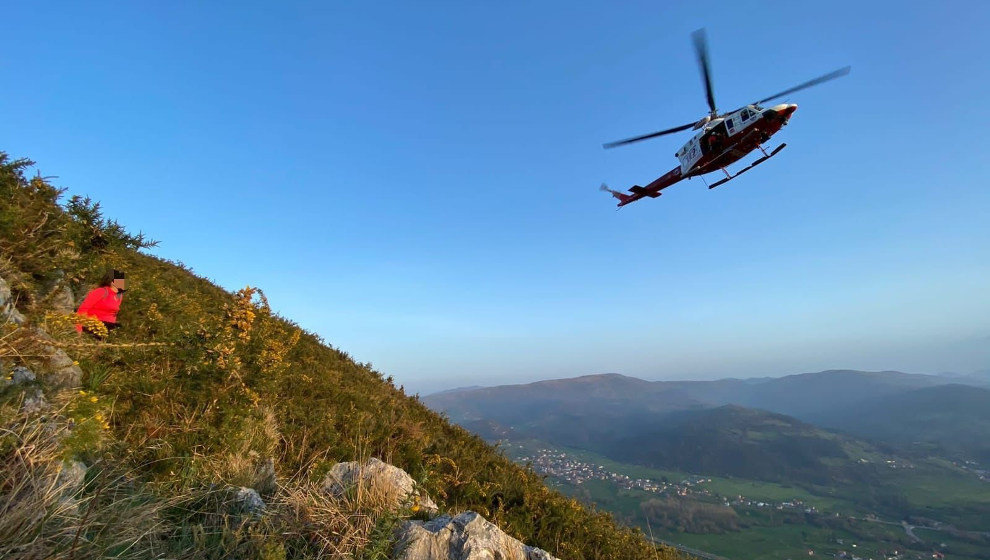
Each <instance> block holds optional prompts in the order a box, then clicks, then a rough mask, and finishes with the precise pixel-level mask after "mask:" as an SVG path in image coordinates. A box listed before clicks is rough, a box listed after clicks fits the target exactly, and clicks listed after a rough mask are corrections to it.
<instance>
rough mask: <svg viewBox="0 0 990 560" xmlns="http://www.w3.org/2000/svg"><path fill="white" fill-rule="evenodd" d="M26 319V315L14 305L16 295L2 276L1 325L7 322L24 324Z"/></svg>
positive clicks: (0, 289) (0, 292)
mask: <svg viewBox="0 0 990 560" xmlns="http://www.w3.org/2000/svg"><path fill="white" fill-rule="evenodd" d="M26 321H27V319H25V318H24V315H22V314H21V312H20V311H18V310H17V308H16V307H14V297H13V295H11V293H10V286H8V285H7V281H6V280H4V279H3V278H0V325H2V324H4V323H7V322H11V323H14V324H15V325H23V324H24V323H25V322H26Z"/></svg>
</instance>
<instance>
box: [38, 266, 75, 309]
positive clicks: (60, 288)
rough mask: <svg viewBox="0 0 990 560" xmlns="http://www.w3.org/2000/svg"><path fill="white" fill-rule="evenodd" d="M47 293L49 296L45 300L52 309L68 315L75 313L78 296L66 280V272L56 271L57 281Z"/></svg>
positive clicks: (54, 281)
mask: <svg viewBox="0 0 990 560" xmlns="http://www.w3.org/2000/svg"><path fill="white" fill-rule="evenodd" d="M47 291H48V295H46V296H45V299H46V300H48V301H49V302H50V303H51V306H52V309H54V310H55V311H58V312H59V313H64V314H66V315H69V314H71V313H74V312H75V310H76V296H75V294H73V293H72V287H71V286H69V282H68V280H67V279H66V278H65V272H63V271H61V270H56V271H55V279H54V280H53V281H52V282H51V284H50V285H49V286H48V290H47Z"/></svg>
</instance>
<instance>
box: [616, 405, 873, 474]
mask: <svg viewBox="0 0 990 560" xmlns="http://www.w3.org/2000/svg"><path fill="white" fill-rule="evenodd" d="M597 445H599V446H601V447H602V449H600V451H601V452H603V453H604V454H606V455H608V456H610V457H612V458H614V459H616V460H619V461H622V462H627V463H635V464H639V465H646V466H651V467H659V468H671V469H678V470H684V471H688V472H696V473H706V474H713V475H728V476H737V477H743V478H755V479H760V480H772V481H799V482H805V483H811V484H823V485H825V484H834V483H836V482H855V481H863V480H870V479H872V478H873V475H874V471H873V467H872V466H868V465H867V464H863V463H860V462H859V459H860V458H863V457H864V456H874V457H876V456H878V455H877V450H876V449H874V448H873V447H872V446H871V445H869V444H867V443H865V442H862V441H858V440H856V439H855V438H852V437H846V436H841V435H838V434H835V433H831V432H829V431H827V430H823V429H820V428H816V427H814V426H812V425H810V424H805V423H803V422H801V421H800V420H797V419H794V418H791V417H789V416H784V415H782V414H773V413H770V412H765V411H762V410H756V409H749V408H743V407H740V406H735V405H726V406H721V407H718V408H711V409H704V410H690V411H684V412H676V413H672V414H669V415H667V416H666V417H665V418H664V420H663V421H662V422H657V423H654V424H651V425H644V426H641V427H640V429H638V430H631V431H629V432H626V433H623V434H618V435H617V436H616V437H615V439H613V440H611V441H607V442H597Z"/></svg>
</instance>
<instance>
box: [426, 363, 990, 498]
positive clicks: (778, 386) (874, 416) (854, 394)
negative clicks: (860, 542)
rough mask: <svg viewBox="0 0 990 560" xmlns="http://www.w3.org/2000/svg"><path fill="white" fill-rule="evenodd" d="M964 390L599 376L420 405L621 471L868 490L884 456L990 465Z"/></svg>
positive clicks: (846, 375)
mask: <svg viewBox="0 0 990 560" xmlns="http://www.w3.org/2000/svg"><path fill="white" fill-rule="evenodd" d="M961 379H963V380H968V379H970V378H968V377H966V378H960V377H945V376H934V375H917V374H906V373H900V372H895V371H883V372H863V371H850V370H831V371H823V372H817V373H805V374H800V375H791V376H787V377H781V378H758V379H721V380H717V381H656V382H651V381H644V380H642V379H636V378H633V377H626V376H622V375H618V374H602V375H590V376H584V377H577V378H572V379H560V380H552V381H541V382H537V383H530V384H526V385H506V386H500V387H487V388H471V389H465V390H455V391H446V392H444V393H438V394H434V395H429V396H426V397H424V398H423V401H424V402H425V403H426V404H427V405H428V406H430V407H432V408H434V409H436V410H439V411H443V412H445V413H447V414H448V415H449V416H450V418H451V419H452V420H453V421H455V422H457V423H459V424H461V425H463V426H465V427H466V428H468V429H471V430H474V431H476V432H477V433H479V434H481V435H482V436H483V437H488V438H489V439H503V438H509V439H512V438H521V437H527V438H536V439H540V440H545V441H547V442H551V443H554V444H559V445H564V446H570V447H577V448H582V449H588V450H591V451H596V452H599V453H602V454H604V455H607V456H610V457H612V458H614V459H616V460H620V461H623V462H631V463H637V464H643V465H648V466H655V467H663V468H676V469H681V470H686V471H689V472H701V473H710V474H720V475H732V476H741V477H746V478H758V479H762V480H795V481H801V482H807V483H814V484H821V483H824V482H825V481H829V480H831V481H836V480H849V481H856V480H868V479H869V478H870V477H871V476H872V475H871V469H870V467H868V465H869V464H871V463H870V461H868V460H861V459H863V458H864V457H873V458H876V457H878V456H879V454H880V453H881V452H897V453H900V454H908V455H911V454H914V455H918V454H941V455H947V456H951V457H954V458H972V459H976V460H979V461H981V462H982V463H984V464H987V463H990V443H988V440H990V438H988V437H987V436H988V435H990V389H987V388H984V387H980V386H978V385H961V384H959V381H960V380H961ZM974 383H977V384H979V383H980V379H979V378H976V380H975V381H974Z"/></svg>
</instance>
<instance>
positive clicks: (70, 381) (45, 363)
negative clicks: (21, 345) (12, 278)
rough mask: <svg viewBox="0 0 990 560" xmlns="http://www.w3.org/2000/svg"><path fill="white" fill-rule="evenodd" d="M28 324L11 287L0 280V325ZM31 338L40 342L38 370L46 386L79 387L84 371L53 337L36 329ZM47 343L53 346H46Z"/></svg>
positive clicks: (58, 387)
mask: <svg viewBox="0 0 990 560" xmlns="http://www.w3.org/2000/svg"><path fill="white" fill-rule="evenodd" d="M67 297H68V296H67ZM26 322H27V319H26V318H25V317H24V315H22V314H21V312H20V311H18V310H17V308H16V307H14V299H13V296H12V295H11V292H10V286H8V285H7V282H6V281H5V280H4V279H3V278H0V325H3V324H5V323H13V324H15V325H17V326H23V325H24V324H25V323H26ZM31 336H32V337H33V338H36V339H37V340H38V342H39V349H40V351H41V353H42V360H41V362H40V363H39V364H37V365H38V367H37V368H36V369H37V373H38V376H39V377H40V378H41V380H42V381H43V382H44V383H45V385H47V386H48V387H51V388H53V389H64V388H67V387H78V386H79V383H80V381H81V380H82V370H81V369H79V365H78V364H76V362H75V361H73V359H72V358H70V357H69V355H68V354H66V353H65V351H64V350H62V349H61V348H58V347H57V346H55V345H54V341H53V340H52V337H51V336H49V335H48V333H46V332H45V331H43V330H41V329H40V328H34V329H32V331H31ZM46 342H52V343H53V344H46Z"/></svg>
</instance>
